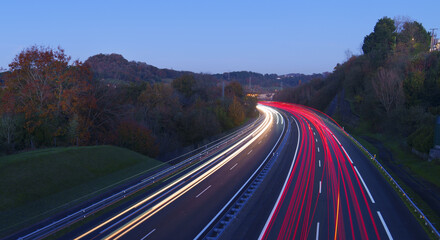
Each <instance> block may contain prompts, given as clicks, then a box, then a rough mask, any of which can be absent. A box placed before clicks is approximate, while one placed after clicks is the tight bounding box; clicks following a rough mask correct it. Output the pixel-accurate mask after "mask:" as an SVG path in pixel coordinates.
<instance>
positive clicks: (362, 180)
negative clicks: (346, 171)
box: [354, 166, 374, 203]
mask: <svg viewBox="0 0 440 240" xmlns="http://www.w3.org/2000/svg"><path fill="white" fill-rule="evenodd" d="M354 170H356V173H357V175H358V176H359V179H361V182H362V184H363V185H364V188H365V190H367V193H368V196H369V197H370V200H371V202H372V203H374V199H373V196H371V193H370V190H368V187H367V184H365V182H364V179H363V178H362V176H361V174H360V173H359V171H358V170H357V168H356V166H354Z"/></svg>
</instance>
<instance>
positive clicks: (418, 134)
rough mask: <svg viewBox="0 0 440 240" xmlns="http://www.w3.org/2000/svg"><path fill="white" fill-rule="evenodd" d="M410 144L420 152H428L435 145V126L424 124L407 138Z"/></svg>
mask: <svg viewBox="0 0 440 240" xmlns="http://www.w3.org/2000/svg"><path fill="white" fill-rule="evenodd" d="M407 142H408V145H409V146H411V147H413V148H414V149H416V150H417V151H419V152H425V153H428V152H429V150H430V149H431V148H432V147H433V146H434V127H432V126H423V127H420V128H419V129H417V130H416V131H415V132H413V133H412V134H411V135H409V137H408V139H407Z"/></svg>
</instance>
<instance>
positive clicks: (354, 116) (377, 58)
mask: <svg viewBox="0 0 440 240" xmlns="http://www.w3.org/2000/svg"><path fill="white" fill-rule="evenodd" d="M429 47H430V34H429V33H428V32H427V31H426V30H425V28H424V27H423V26H422V24H420V23H418V22H416V21H410V20H405V21H402V20H393V19H390V18H387V17H384V18H382V19H380V20H379V21H378V22H377V23H376V25H375V27H374V31H373V32H372V33H371V34H369V35H367V36H366V37H365V39H364V43H363V46H362V50H363V52H364V54H362V55H360V56H351V57H349V58H348V60H347V61H346V62H345V63H343V64H338V65H337V66H336V67H335V69H334V71H333V73H331V74H330V75H329V76H328V77H326V78H325V79H322V78H320V79H314V80H312V81H310V82H309V83H308V84H303V85H301V86H298V87H296V88H290V89H286V90H284V91H282V92H280V93H279V94H278V95H276V96H275V98H276V99H277V100H279V101H287V102H294V103H300V104H304V105H308V106H311V107H314V108H317V109H320V110H322V111H326V110H327V111H328V112H329V113H331V114H332V115H333V116H334V117H335V118H337V119H338V120H341V121H343V122H344V124H349V125H351V126H352V127H357V128H359V127H360V128H363V129H364V130H367V131H370V132H381V133H386V134H389V135H392V136H398V137H403V138H406V139H407V143H408V144H409V146H411V147H414V148H415V149H417V150H418V151H421V152H428V151H429V149H430V148H432V146H433V132H434V131H433V128H434V118H435V116H436V115H439V114H440V53H439V52H437V51H435V52H430V51H429Z"/></svg>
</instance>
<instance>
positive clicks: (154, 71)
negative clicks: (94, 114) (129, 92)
mask: <svg viewBox="0 0 440 240" xmlns="http://www.w3.org/2000/svg"><path fill="white" fill-rule="evenodd" d="M85 63H86V64H87V65H89V66H90V68H91V70H92V72H93V74H94V77H95V78H97V79H113V80H119V81H127V82H140V81H147V82H157V81H160V80H161V79H166V78H173V79H174V78H177V77H180V76H182V75H183V74H185V73H189V72H184V71H174V70H169V69H159V68H157V67H154V66H151V65H148V64H146V63H144V62H135V61H131V62H129V61H128V60H127V59H125V58H124V57H123V56H122V55H120V54H115V53H113V54H97V55H94V56H91V57H89V58H88V59H87V60H86V61H85Z"/></svg>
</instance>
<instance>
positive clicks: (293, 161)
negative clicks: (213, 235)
mask: <svg viewBox="0 0 440 240" xmlns="http://www.w3.org/2000/svg"><path fill="white" fill-rule="evenodd" d="M292 119H293V120H294V121H295V124H296V129H297V130H298V140H297V145H296V150H295V155H294V156H293V160H292V164H291V165H290V170H289V174H287V177H286V180H285V181H284V185H283V188H282V189H281V191H280V195H278V199H277V201H276V202H275V204H274V205H273V208H272V211H271V212H270V215H269V217H268V218H267V220H266V224H264V227H263V229H262V230H261V233H260V236H259V237H258V239H262V238H263V236H264V233H265V232H266V230H267V227H268V226H269V223H270V220H271V219H272V217H273V215H274V213H275V209H276V208H277V206H278V204H280V201H281V195H283V192H284V191H285V189H286V185H287V181H288V180H289V178H290V174H291V173H292V169H293V165H295V161H296V157H297V156H298V148H299V139H300V137H301V132H300V131H299V125H298V122H297V121H296V119H295V118H293V117H292ZM274 148H275V147H274Z"/></svg>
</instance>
